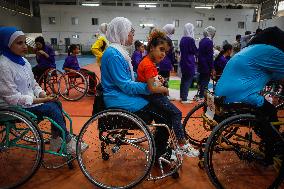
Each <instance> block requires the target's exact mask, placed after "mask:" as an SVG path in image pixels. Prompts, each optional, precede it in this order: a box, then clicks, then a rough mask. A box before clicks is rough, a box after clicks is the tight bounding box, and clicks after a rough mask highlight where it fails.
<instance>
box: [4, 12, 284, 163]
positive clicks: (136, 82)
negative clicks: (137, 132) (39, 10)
mask: <svg viewBox="0 0 284 189" xmlns="http://www.w3.org/2000/svg"><path fill="white" fill-rule="evenodd" d="M106 28H107V29H106V36H103V38H102V39H101V41H102V42H99V43H100V45H102V46H103V50H104V51H103V53H102V54H99V55H98V56H100V55H102V56H101V60H100V63H101V84H102V87H103V99H104V102H105V105H106V108H121V109H125V110H128V111H130V112H133V113H134V114H136V115H137V116H139V117H140V118H141V119H143V120H144V121H145V122H146V123H151V122H152V121H153V120H154V121H155V122H156V123H164V124H167V125H168V126H169V127H170V128H171V129H173V130H174V133H175V134H176V137H177V139H178V142H179V148H178V149H179V150H180V151H179V152H180V153H183V154H186V155H188V156H190V157H195V156H198V155H199V152H198V151H197V150H196V149H194V148H193V147H192V146H191V145H190V144H189V143H188V142H187V140H186V137H185V133H184V130H183V129H184V128H182V124H181V119H182V115H181V111H180V110H179V109H178V108H177V107H175V106H174V105H173V104H172V103H171V102H170V101H169V99H168V98H167V96H168V93H169V91H168V88H167V86H166V80H167V78H168V77H169V73H168V72H165V70H166V69H164V68H165V67H167V66H169V67H170V66H172V64H171V63H170V61H171V58H172V57H171V56H172V55H173V53H169V52H171V51H172V50H173V44H172V42H171V40H170V37H171V35H172V34H173V33H174V29H173V28H172V26H165V27H164V28H163V30H159V29H154V30H152V31H151V33H150V34H149V37H148V45H147V55H142V56H140V55H139V57H138V58H135V59H131V57H130V55H129V53H128V51H127V50H126V46H130V45H132V42H133V38H134V34H135V30H134V28H133V26H132V23H131V22H130V21H129V20H128V19H127V18H124V17H116V18H114V19H113V20H112V21H111V22H110V23H109V24H108V25H107V27H106ZM215 33H216V29H215V28H214V27H212V26H210V27H207V28H205V30H204V38H203V39H202V40H201V41H200V43H199V48H198V49H197V47H196V46H195V41H194V27H193V25H192V24H190V23H188V24H186V25H185V26H184V36H183V37H182V39H181V42H180V51H181V61H180V66H181V68H182V69H181V70H182V81H181V85H182V87H181V88H182V89H181V99H182V101H187V91H188V89H187V87H189V84H190V82H192V78H193V76H194V73H195V72H194V70H195V60H196V57H197V58H198V72H199V73H200V76H199V85H200V86H199V88H200V89H199V91H200V93H199V97H200V98H202V97H203V92H204V90H205V88H206V86H207V85H208V82H209V80H210V74H211V72H212V70H215V71H216V75H219V74H218V73H219V72H220V70H222V74H221V76H220V78H219V81H218V83H217V86H216V90H215V93H216V95H219V96H224V97H225V102H227V103H231V102H243V103H247V104H250V105H253V106H255V107H256V108H257V109H258V110H259V112H260V113H261V115H263V116H262V118H267V120H269V121H275V120H277V112H276V109H275V107H273V105H271V104H270V103H268V102H267V101H266V100H265V99H264V97H263V96H261V95H260V94H259V92H260V91H261V90H262V89H263V87H264V86H265V84H266V83H267V82H268V81H269V80H277V79H278V80H279V79H282V78H284V70H283V69H284V67H283V63H284V46H283V44H284V41H283V39H284V32H283V31H281V30H280V29H279V28H277V27H273V28H268V29H266V30H264V31H263V32H262V33H261V34H259V35H257V36H255V37H254V38H253V39H252V40H250V41H249V43H248V45H247V47H246V48H244V49H242V50H241V51H240V52H238V53H237V54H235V55H234V56H233V57H232V58H231V59H230V60H229V62H228V63H227V59H226V57H228V56H229V55H230V54H231V52H232V50H233V47H232V45H228V44H227V46H226V45H225V46H224V47H223V50H222V51H221V52H220V54H219V55H218V56H217V58H216V59H215V63H213V62H214V58H213V53H214V52H213V41H212V39H213V38H214V36H215ZM0 41H2V43H1V44H0V52H1V56H0V85H1V89H0V97H1V99H3V100H5V101H6V102H7V103H8V104H11V105H18V106H22V107H23V108H25V109H27V110H28V111H31V112H33V113H35V114H36V115H39V116H48V117H50V118H52V119H54V120H55V121H56V122H57V123H58V124H59V125H60V126H61V127H62V129H63V130H65V131H66V136H65V137H66V140H67V149H68V150H69V151H70V152H74V151H75V146H76V145H75V143H76V139H74V138H73V137H72V136H70V135H69V133H68V131H67V129H66V124H65V121H64V117H63V115H62V107H61V106H60V103H58V101H57V99H56V98H55V97H52V96H46V94H45V92H44V91H43V90H42V89H41V88H40V87H39V85H38V84H37V82H36V81H35V79H34V74H33V73H32V68H31V65H30V63H29V62H28V61H27V60H26V59H25V58H24V55H25V53H26V51H27V46H26V44H25V34H24V33H23V32H22V31H19V30H18V29H17V28H14V27H1V28H0ZM36 45H37V49H38V50H37V60H38V61H40V60H41V59H44V61H43V62H44V64H42V67H39V66H37V67H36V68H34V69H33V71H34V72H35V73H38V72H39V71H38V70H40V71H42V70H41V68H45V66H44V65H47V64H48V65H49V66H54V64H53V63H51V62H53V61H54V52H53V51H52V50H50V49H49V48H48V46H46V45H45V43H44V40H43V38H37V39H36ZM136 46H137V50H139V51H141V53H142V52H144V50H143V47H141V44H138V43H137V44H136ZM93 47H94V48H93V49H100V48H101V47H98V44H97V45H94V46H93ZM78 50H79V49H78V47H77V46H74V45H71V46H70V51H69V52H70V54H69V57H67V59H66V61H65V69H66V70H67V71H70V69H74V70H78V69H80V67H79V65H78V60H77V59H76V54H77V53H78ZM101 50H102V48H101ZM143 56H144V57H143ZM138 59H139V61H140V63H139V64H138V65H136V64H133V61H134V60H135V61H136V60H138ZM224 59H226V60H224ZM71 62H76V64H74V65H75V67H74V65H73V63H71ZM220 62H221V63H220ZM223 62H226V64H225V65H224V64H223ZM168 63H169V64H168ZM70 65H72V67H69V66H70ZM157 66H159V69H160V70H159V72H158V70H157ZM214 67H215V69H214ZM35 75H36V74H35ZM37 77H38V76H35V78H37ZM262 128H263V130H262V131H263V133H266V134H267V135H269V137H268V139H267V143H268V144H271V145H273V144H274V143H275V140H277V137H276V133H275V132H274V131H273V130H271V128H270V127H268V126H267V125H263V126H262ZM52 130H53V135H52V140H51V146H52V147H53V150H57V148H58V147H59V145H58V144H60V142H61V140H62V136H60V134H59V132H58V129H57V128H55V127H52ZM168 137H169V133H168V131H167V129H165V128H163V127H158V128H157V130H156V133H155V135H154V140H155V145H156V148H157V149H156V158H159V157H160V156H161V155H162V154H164V153H165V152H166V150H167V141H168ZM82 147H86V146H84V145H82Z"/></svg>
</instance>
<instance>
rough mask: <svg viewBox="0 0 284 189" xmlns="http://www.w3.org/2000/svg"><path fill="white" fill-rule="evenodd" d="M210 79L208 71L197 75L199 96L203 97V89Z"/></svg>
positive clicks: (206, 86)
mask: <svg viewBox="0 0 284 189" xmlns="http://www.w3.org/2000/svg"><path fill="white" fill-rule="evenodd" d="M209 81H210V73H201V74H200V77H199V84H200V86H199V87H200V90H199V97H200V98H204V91H205V89H207V88H208V84H209Z"/></svg>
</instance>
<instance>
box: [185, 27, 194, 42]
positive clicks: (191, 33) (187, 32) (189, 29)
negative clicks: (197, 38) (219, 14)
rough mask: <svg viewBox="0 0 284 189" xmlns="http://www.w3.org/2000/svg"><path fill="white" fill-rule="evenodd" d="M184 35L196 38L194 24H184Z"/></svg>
mask: <svg viewBox="0 0 284 189" xmlns="http://www.w3.org/2000/svg"><path fill="white" fill-rule="evenodd" d="M183 33H184V36H185V37H191V38H193V39H194V26H193V24H191V23H187V24H185V25H184V30H183Z"/></svg>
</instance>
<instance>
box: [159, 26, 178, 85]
mask: <svg viewBox="0 0 284 189" xmlns="http://www.w3.org/2000/svg"><path fill="white" fill-rule="evenodd" d="M163 30H164V31H165V33H166V34H167V40H168V44H169V50H168V52H167V54H166V57H165V58H164V59H163V60H162V61H161V62H160V64H159V75H161V76H162V77H163V78H164V79H165V80H166V81H169V78H170V72H171V70H172V69H173V64H174V62H175V54H174V46H173V42H172V39H171V38H172V36H173V34H174V33H175V26H174V25H173V24H166V25H165V26H164V27H163Z"/></svg>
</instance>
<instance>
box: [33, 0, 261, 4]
mask: <svg viewBox="0 0 284 189" xmlns="http://www.w3.org/2000/svg"><path fill="white" fill-rule="evenodd" d="M38 1H39V3H44V4H46V3H48V4H49V3H51V4H80V3H81V2H83V1H94V2H104V3H105V2H112V3H123V2H125V3H129V2H130V3H138V2H155V3H212V4H218V3H220V4H222V3H226V4H260V3H262V2H263V1H265V0H38Z"/></svg>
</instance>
